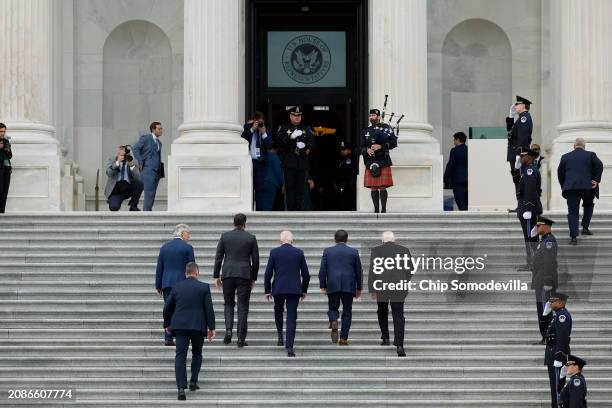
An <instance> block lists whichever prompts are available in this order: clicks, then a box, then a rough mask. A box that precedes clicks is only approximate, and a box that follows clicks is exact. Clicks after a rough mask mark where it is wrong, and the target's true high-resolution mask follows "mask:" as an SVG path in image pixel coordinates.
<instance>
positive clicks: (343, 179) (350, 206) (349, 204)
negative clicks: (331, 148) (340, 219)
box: [334, 141, 359, 211]
mask: <svg viewBox="0 0 612 408" xmlns="http://www.w3.org/2000/svg"><path fill="white" fill-rule="evenodd" d="M358 164H359V161H358V160H357V159H356V158H355V156H354V155H353V149H352V145H351V144H350V142H344V141H342V142H340V158H339V160H338V165H337V168H336V174H335V181H334V185H335V187H336V192H337V194H338V210H340V211H355V209H356V196H357V173H358V172H359V167H358Z"/></svg>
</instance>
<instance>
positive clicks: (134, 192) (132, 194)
mask: <svg viewBox="0 0 612 408" xmlns="http://www.w3.org/2000/svg"><path fill="white" fill-rule="evenodd" d="M106 175H107V176H108V180H107V181H106V187H105V188H104V195H105V196H106V198H107V199H108V208H109V210H111V211H118V210H119V208H121V204H122V203H123V201H124V200H126V199H128V198H129V199H130V203H129V205H130V211H140V209H139V208H138V201H139V200H140V195H141V194H142V189H143V186H142V182H141V181H140V171H139V169H138V161H136V160H134V158H133V157H132V155H130V154H129V153H128V154H126V149H125V146H119V152H118V153H117V156H116V157H115V158H110V159H108V164H107V165H106Z"/></svg>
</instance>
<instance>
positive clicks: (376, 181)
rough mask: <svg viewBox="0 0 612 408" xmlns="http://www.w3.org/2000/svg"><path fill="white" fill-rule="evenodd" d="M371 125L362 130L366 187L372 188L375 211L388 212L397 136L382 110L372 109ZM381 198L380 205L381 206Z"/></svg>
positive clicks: (364, 181) (362, 152) (364, 182)
mask: <svg viewBox="0 0 612 408" xmlns="http://www.w3.org/2000/svg"><path fill="white" fill-rule="evenodd" d="M369 121H370V126H368V127H367V128H366V129H364V130H363V131H362V137H361V140H362V142H361V154H362V155H363V162H364V164H365V176H364V179H363V184H364V187H367V188H369V189H371V190H372V192H371V194H372V202H373V203H374V212H375V213H378V212H380V209H381V207H382V212H383V213H385V212H387V188H388V187H391V186H393V174H392V173H391V165H392V164H393V163H392V162H391V156H389V150H391V149H394V148H395V147H397V136H395V133H393V128H392V127H391V126H390V125H389V124H388V123H382V122H381V118H380V111H379V110H378V109H370V116H369ZM379 199H380V206H379Z"/></svg>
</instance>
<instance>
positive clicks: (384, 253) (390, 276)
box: [368, 242, 414, 302]
mask: <svg viewBox="0 0 612 408" xmlns="http://www.w3.org/2000/svg"><path fill="white" fill-rule="evenodd" d="M396 255H400V256H401V257H402V259H403V258H404V255H407V256H408V259H409V261H408V269H405V268H404V265H403V261H402V265H401V266H402V267H401V268H399V269H397V268H396V267H395V265H394V267H393V268H391V269H384V271H382V272H380V269H378V268H377V271H379V272H380V273H374V262H375V261H374V260H375V259H376V258H382V259H385V258H394V259H395V257H396ZM377 262H382V261H377ZM377 265H379V264H378V263H377ZM382 265H383V264H382V263H381V264H380V266H381V267H382ZM412 271H414V263H413V262H412V255H411V254H410V250H409V249H408V248H406V247H404V246H401V245H398V244H396V243H395V242H385V243H384V244H382V245H379V246H377V247H374V248H372V253H371V254H370V271H369V273H368V291H369V292H370V293H376V294H377V298H378V301H388V300H390V301H392V302H403V301H404V299H405V298H406V296H407V295H408V291H407V290H406V291H388V290H387V291H382V290H380V291H379V290H376V289H375V288H374V286H373V284H374V281H375V280H380V281H382V282H384V283H392V282H401V281H402V280H406V281H410V280H411V279H412V277H413V276H414V275H413V274H412V273H411V272H412Z"/></svg>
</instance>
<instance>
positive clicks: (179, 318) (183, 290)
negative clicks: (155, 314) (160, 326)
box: [164, 277, 215, 333]
mask: <svg viewBox="0 0 612 408" xmlns="http://www.w3.org/2000/svg"><path fill="white" fill-rule="evenodd" d="M164 327H172V330H195V331H199V332H202V333H206V332H208V331H209V330H215V311H214V309H213V303H212V296H211V294H210V287H209V286H208V283H204V282H200V281H199V280H197V279H196V278H193V277H189V278H187V279H185V280H184V281H182V282H179V283H177V284H176V285H174V287H173V288H172V292H170V296H169V297H168V301H167V302H166V304H165V305H164Z"/></svg>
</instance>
